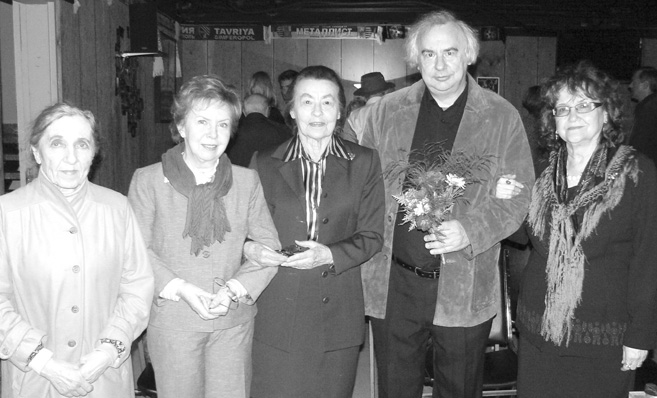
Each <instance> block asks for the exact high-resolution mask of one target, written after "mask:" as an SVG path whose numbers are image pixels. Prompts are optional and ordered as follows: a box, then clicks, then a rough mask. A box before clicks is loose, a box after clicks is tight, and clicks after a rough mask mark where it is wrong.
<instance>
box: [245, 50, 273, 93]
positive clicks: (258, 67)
mask: <svg viewBox="0 0 657 398" xmlns="http://www.w3.org/2000/svg"><path fill="white" fill-rule="evenodd" d="M273 70H274V46H272V45H271V44H267V43H265V42H264V41H254V42H242V95H244V94H245V93H246V90H247V85H248V83H249V80H251V76H252V75H253V74H254V73H255V72H259V71H264V72H267V74H269V77H272V76H271V75H272V71H273ZM272 79H273V78H272Z"/></svg>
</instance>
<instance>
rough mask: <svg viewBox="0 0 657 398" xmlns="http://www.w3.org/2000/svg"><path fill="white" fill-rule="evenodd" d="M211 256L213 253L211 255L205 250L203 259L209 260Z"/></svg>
mask: <svg viewBox="0 0 657 398" xmlns="http://www.w3.org/2000/svg"><path fill="white" fill-rule="evenodd" d="M210 254H211V253H210V252H209V251H207V250H203V258H208V257H210Z"/></svg>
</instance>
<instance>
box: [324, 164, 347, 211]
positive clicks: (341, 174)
mask: <svg viewBox="0 0 657 398" xmlns="http://www.w3.org/2000/svg"><path fill="white" fill-rule="evenodd" d="M349 162H350V161H349V160H347V159H344V158H341V157H338V156H334V155H329V156H328V157H327V158H326V174H324V181H323V182H322V190H323V191H327V192H331V193H334V194H335V193H339V192H344V190H345V189H347V185H346V184H344V181H345V178H346V177H347V169H348V167H349ZM323 204H324V203H320V206H322V205H323Z"/></svg>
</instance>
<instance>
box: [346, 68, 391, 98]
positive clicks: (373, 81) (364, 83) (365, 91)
mask: <svg viewBox="0 0 657 398" xmlns="http://www.w3.org/2000/svg"><path fill="white" fill-rule="evenodd" d="M393 87H395V83H389V82H387V81H386V80H385V79H384V78H383V75H382V74H381V72H372V73H368V74H365V75H363V76H361V77H360V88H359V89H358V90H356V91H354V95H358V96H361V97H367V96H370V95H372V94H376V93H380V92H383V91H386V90H388V89H391V88H393Z"/></svg>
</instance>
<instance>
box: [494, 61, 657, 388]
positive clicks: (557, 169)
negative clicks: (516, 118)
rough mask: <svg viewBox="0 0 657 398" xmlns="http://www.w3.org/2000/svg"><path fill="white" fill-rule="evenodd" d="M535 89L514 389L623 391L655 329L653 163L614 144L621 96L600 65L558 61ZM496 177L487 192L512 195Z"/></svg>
mask: <svg viewBox="0 0 657 398" xmlns="http://www.w3.org/2000/svg"><path fill="white" fill-rule="evenodd" d="M544 93H545V99H546V101H547V104H548V106H547V108H545V109H544V110H543V117H542V119H541V120H542V124H541V127H542V133H543V135H544V137H545V138H546V139H547V142H548V143H549V146H550V148H551V150H552V154H551V156H550V164H549V166H548V167H547V169H545V171H543V173H542V174H541V176H540V177H539V179H538V180H537V181H536V185H535V186H534V189H533V192H532V203H531V205H530V209H529V216H528V219H527V224H528V228H527V230H528V232H529V236H530V239H531V242H532V245H533V247H534V249H533V250H532V254H531V256H530V258H529V263H528V264H527V267H526V269H525V272H524V274H523V280H522V284H521V291H520V298H519V303H518V319H517V325H518V330H519V332H520V349H519V369H518V395H519V396H525V397H536V398H542V397H546V398H547V397H555V396H559V397H566V398H568V397H572V398H575V397H582V396H587V397H595V396H604V397H610V398H621V397H623V398H625V397H627V396H628V392H629V390H630V389H631V388H632V387H633V382H634V373H635V372H634V371H635V369H636V368H638V367H640V366H641V364H642V363H643V361H644V360H645V359H646V356H647V353H648V350H649V349H652V348H654V347H655V343H656V336H657V290H656V289H655V280H657V265H655V262H654V259H655V257H656V256H657V246H655V242H657V228H656V227H655V225H657V208H655V206H654V205H653V203H652V202H653V200H654V198H655V197H656V195H657V178H656V172H655V166H654V165H653V164H652V162H651V161H650V160H648V158H647V157H646V156H644V155H642V154H640V153H638V152H637V151H635V150H634V149H633V148H631V147H628V146H625V145H621V143H622V142H623V134H622V130H621V125H620V123H621V121H622V115H621V109H622V107H621V99H620V96H619V95H618V93H617V83H616V82H615V81H614V80H612V79H611V78H610V77H609V76H608V75H607V74H605V73H604V72H602V71H600V70H599V69H597V68H595V67H594V66H592V65H590V64H588V63H579V64H577V65H574V66H570V67H567V68H564V69H563V70H561V71H559V72H557V74H556V75H555V76H553V77H552V78H551V79H550V80H549V81H548V82H547V83H546V85H545V89H544ZM503 180H504V179H503ZM503 180H500V181H499V182H498V185H497V187H498V189H497V191H498V194H497V195H498V197H501V198H508V197H513V194H511V193H510V192H509V190H510V188H508V187H510V186H515V185H516V182H515V181H510V183H508V184H507V182H508V181H503ZM545 375H550V377H545ZM555 380H557V381H558V383H555Z"/></svg>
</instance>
